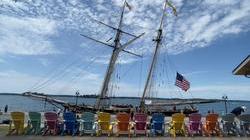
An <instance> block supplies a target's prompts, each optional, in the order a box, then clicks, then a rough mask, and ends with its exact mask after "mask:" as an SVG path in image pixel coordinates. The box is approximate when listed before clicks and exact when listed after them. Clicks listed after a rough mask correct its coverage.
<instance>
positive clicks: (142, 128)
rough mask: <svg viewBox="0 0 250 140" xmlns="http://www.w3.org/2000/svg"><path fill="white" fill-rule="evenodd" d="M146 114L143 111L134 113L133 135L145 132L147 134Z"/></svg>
mask: <svg viewBox="0 0 250 140" xmlns="http://www.w3.org/2000/svg"><path fill="white" fill-rule="evenodd" d="M147 118H148V116H147V114H144V113H136V114H135V115H134V123H135V124H134V135H135V136H136V134H145V135H146V136H148V133H147Z"/></svg>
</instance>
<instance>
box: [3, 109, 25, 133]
mask: <svg viewBox="0 0 250 140" xmlns="http://www.w3.org/2000/svg"><path fill="white" fill-rule="evenodd" d="M10 115H11V121H10V125H9V132H8V134H7V135H12V134H16V135H19V134H24V132H25V130H24V117H25V114H24V113H23V112H11V113H10ZM12 124H13V125H14V128H13V129H12V128H11V127H12ZM14 132H15V133H14Z"/></svg>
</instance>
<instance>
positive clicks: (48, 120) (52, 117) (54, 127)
mask: <svg viewBox="0 0 250 140" xmlns="http://www.w3.org/2000/svg"><path fill="white" fill-rule="evenodd" d="M44 117H45V121H44V123H45V124H44V126H45V128H44V131H43V135H46V134H47V133H48V132H49V133H50V134H51V133H53V135H57V134H58V132H59V121H58V116H57V114H56V113H55V112H45V113H44Z"/></svg>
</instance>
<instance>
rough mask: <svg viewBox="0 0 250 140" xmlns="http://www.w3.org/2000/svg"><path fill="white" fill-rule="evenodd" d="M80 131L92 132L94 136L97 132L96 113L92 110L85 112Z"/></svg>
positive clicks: (82, 132)
mask: <svg viewBox="0 0 250 140" xmlns="http://www.w3.org/2000/svg"><path fill="white" fill-rule="evenodd" d="M80 132H81V135H83V134H91V136H93V135H94V134H95V132H96V123H95V114H94V113H91V112H84V113H83V114H82V117H81V124H80Z"/></svg>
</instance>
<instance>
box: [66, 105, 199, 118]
mask: <svg viewBox="0 0 250 140" xmlns="http://www.w3.org/2000/svg"><path fill="white" fill-rule="evenodd" d="M64 107H65V109H67V110H69V111H73V112H77V113H83V112H86V111H88V112H92V113H96V112H97V111H98V110H97V109H95V108H94V107H92V106H76V105H69V104H68V105H67V106H64ZM101 111H103V112H107V113H111V114H116V113H118V112H127V113H129V112H130V108H115V107H113V108H105V109H103V110H101ZM159 112H160V113H163V114H164V115H165V116H172V115H173V114H175V113H180V112H181V110H161V111H149V112H148V114H149V115H151V114H152V113H159ZM197 112H199V110H196V109H184V110H183V113H184V114H185V115H186V116H188V115H189V114H192V113H197Z"/></svg>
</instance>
